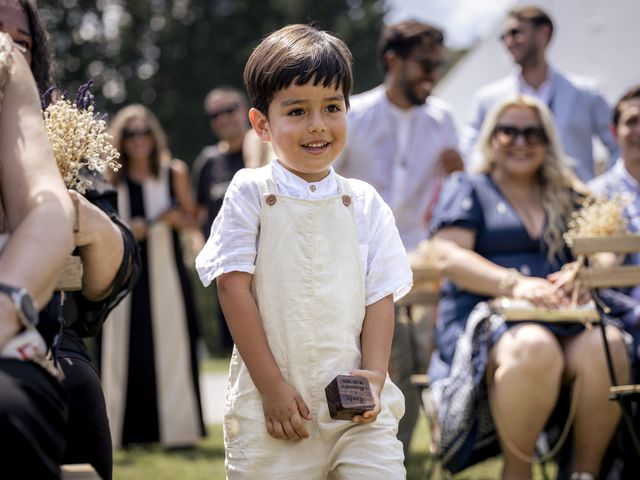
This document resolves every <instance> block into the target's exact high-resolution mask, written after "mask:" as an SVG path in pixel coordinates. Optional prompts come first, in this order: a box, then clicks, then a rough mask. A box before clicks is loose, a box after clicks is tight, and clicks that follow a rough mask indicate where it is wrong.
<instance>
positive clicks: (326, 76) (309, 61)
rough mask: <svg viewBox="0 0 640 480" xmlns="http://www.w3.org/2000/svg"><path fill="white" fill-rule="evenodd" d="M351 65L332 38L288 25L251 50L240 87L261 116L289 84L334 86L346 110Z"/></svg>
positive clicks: (312, 29) (342, 46)
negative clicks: (338, 90)
mask: <svg viewBox="0 0 640 480" xmlns="http://www.w3.org/2000/svg"><path fill="white" fill-rule="evenodd" d="M351 62H352V57H351V52H350V51H349V48H348V47H347V45H346V44H345V43H344V42H343V41H342V40H340V39H338V38H336V37H334V36H333V35H332V34H330V33H328V32H325V31H322V30H319V29H317V28H315V27H313V26H311V25H304V24H295V25H288V26H286V27H284V28H281V29H280V30H277V31H275V32H273V33H271V34H270V35H268V36H267V37H265V38H264V39H263V40H262V42H260V44H259V45H258V46H257V47H256V48H255V49H254V50H253V52H252V53H251V56H250V57H249V60H247V64H246V66H245V67H244V83H245V86H246V89H247V92H248V93H249V99H250V100H251V105H252V106H253V107H254V108H256V109H258V110H260V111H261V112H262V113H264V114H265V115H267V113H268V110H269V104H270V103H271V102H272V101H273V97H274V96H275V94H276V93H278V92H279V91H280V90H283V89H285V88H287V87H288V86H290V85H291V84H292V83H295V84H296V85H306V84H307V83H309V82H313V85H318V84H322V86H323V87H329V86H331V85H335V86H336V87H337V88H338V89H341V90H342V92H343V95H344V101H345V104H346V106H347V108H349V94H350V93H351V87H352V85H353V75H352V73H351Z"/></svg>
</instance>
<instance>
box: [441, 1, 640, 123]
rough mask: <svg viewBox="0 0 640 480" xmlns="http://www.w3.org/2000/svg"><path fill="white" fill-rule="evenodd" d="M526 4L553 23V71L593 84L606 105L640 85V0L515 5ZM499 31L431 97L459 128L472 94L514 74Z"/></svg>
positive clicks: (465, 60)
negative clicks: (537, 8) (437, 99)
mask: <svg viewBox="0 0 640 480" xmlns="http://www.w3.org/2000/svg"><path fill="white" fill-rule="evenodd" d="M479 1H480V0H479ZM482 1H485V0H482ZM488 1H491V0H488ZM525 3H526V4H534V3H535V4H536V5H538V6H540V7H541V8H543V9H544V10H546V11H547V12H548V13H549V15H550V16H551V17H552V19H553V22H554V34H553V39H552V41H551V46H550V49H549V52H548V53H549V58H550V61H551V63H552V64H553V65H554V67H555V68H557V69H558V70H560V71H563V72H571V73H576V74H580V75H584V76H588V77H592V78H595V79H596V80H597V81H598V83H599V87H600V89H601V91H602V92H603V94H604V96H605V98H607V100H608V101H609V102H610V103H613V102H615V101H616V100H617V99H618V97H619V96H620V95H621V94H622V93H623V92H624V91H625V90H627V89H628V88H629V87H630V86H632V85H636V84H639V83H640V54H639V53H638V48H639V47H640V0H555V1H554V0H539V1H525V2H514V4H525ZM501 26H502V20H500V21H499V22H498V25H496V29H495V32H494V33H493V34H491V35H490V36H488V37H487V38H485V39H484V40H482V41H481V42H480V43H479V44H478V45H477V46H476V47H475V48H473V49H472V51H471V52H469V53H468V54H467V55H466V56H465V57H464V58H463V59H462V60H461V61H460V62H459V63H458V64H457V65H456V66H455V67H454V68H453V69H452V70H451V71H450V72H449V74H448V75H447V76H446V77H445V78H443V79H442V80H441V82H440V83H439V85H438V87H437V88H436V92H435V93H436V94H437V95H439V96H440V97H442V98H444V99H445V100H447V101H448V102H449V103H450V104H451V105H452V107H453V113H454V118H455V121H456V124H457V126H458V127H461V126H462V125H463V124H464V123H465V122H466V120H467V115H468V114H469V110H468V109H469V105H470V102H471V99H472V97H473V95H474V93H475V92H476V90H477V89H478V88H479V87H481V86H483V85H486V84H487V83H490V82H492V81H494V80H497V79H498V78H501V77H503V76H505V75H506V74H507V73H508V72H510V71H511V69H512V68H513V64H512V62H511V59H510V57H509V56H508V53H507V51H506V50H505V49H504V48H503V46H502V45H501V44H500V42H499V40H498V36H499V32H500V29H501ZM460 131H461V130H459V132H460Z"/></svg>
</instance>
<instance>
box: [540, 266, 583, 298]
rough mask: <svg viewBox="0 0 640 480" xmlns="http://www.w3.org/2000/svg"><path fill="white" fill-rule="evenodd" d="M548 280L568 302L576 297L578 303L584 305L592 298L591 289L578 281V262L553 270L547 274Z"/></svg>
mask: <svg viewBox="0 0 640 480" xmlns="http://www.w3.org/2000/svg"><path fill="white" fill-rule="evenodd" d="M547 280H549V281H550V282H551V283H553V284H554V285H555V287H556V289H557V290H559V291H561V292H562V294H563V296H564V298H566V301H567V302H572V301H573V300H574V298H575V301H576V303H577V304H578V305H582V304H584V303H587V302H588V301H589V300H590V299H591V294H590V293H589V290H588V289H586V288H584V287H583V286H582V285H580V282H579V281H578V270H577V264H570V265H569V266H568V267H567V268H563V269H562V270H559V271H557V272H553V273H552V274H550V275H548V276H547Z"/></svg>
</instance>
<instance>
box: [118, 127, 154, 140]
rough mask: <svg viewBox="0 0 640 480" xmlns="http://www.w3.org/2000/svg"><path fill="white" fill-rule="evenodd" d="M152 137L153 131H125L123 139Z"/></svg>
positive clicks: (148, 129)
mask: <svg viewBox="0 0 640 480" xmlns="http://www.w3.org/2000/svg"><path fill="white" fill-rule="evenodd" d="M148 135H151V129H150V128H145V129H143V130H125V131H123V132H122V138H143V137H146V136H148Z"/></svg>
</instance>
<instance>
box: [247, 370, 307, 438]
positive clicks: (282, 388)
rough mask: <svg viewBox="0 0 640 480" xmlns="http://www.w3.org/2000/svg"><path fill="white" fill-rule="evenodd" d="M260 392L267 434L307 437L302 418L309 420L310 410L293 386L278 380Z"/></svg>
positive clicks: (275, 436)
mask: <svg viewBox="0 0 640 480" xmlns="http://www.w3.org/2000/svg"><path fill="white" fill-rule="evenodd" d="M260 393H261V395H262V410H263V412H264V419H265V421H266V424H267V431H268V432H269V435H271V436H272V437H273V438H278V439H281V440H302V439H305V438H308V437H309V432H307V429H306V428H305V426H304V423H303V419H304V420H311V412H310V411H309V407H307V404H306V403H305V402H304V400H303V399H302V397H301V396H300V394H299V393H298V391H297V390H296V389H295V388H293V387H292V386H291V385H289V384H288V383H287V382H286V381H284V380H280V381H279V382H275V383H274V384H273V385H272V386H270V388H269V389H268V390H267V391H263V392H260Z"/></svg>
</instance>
